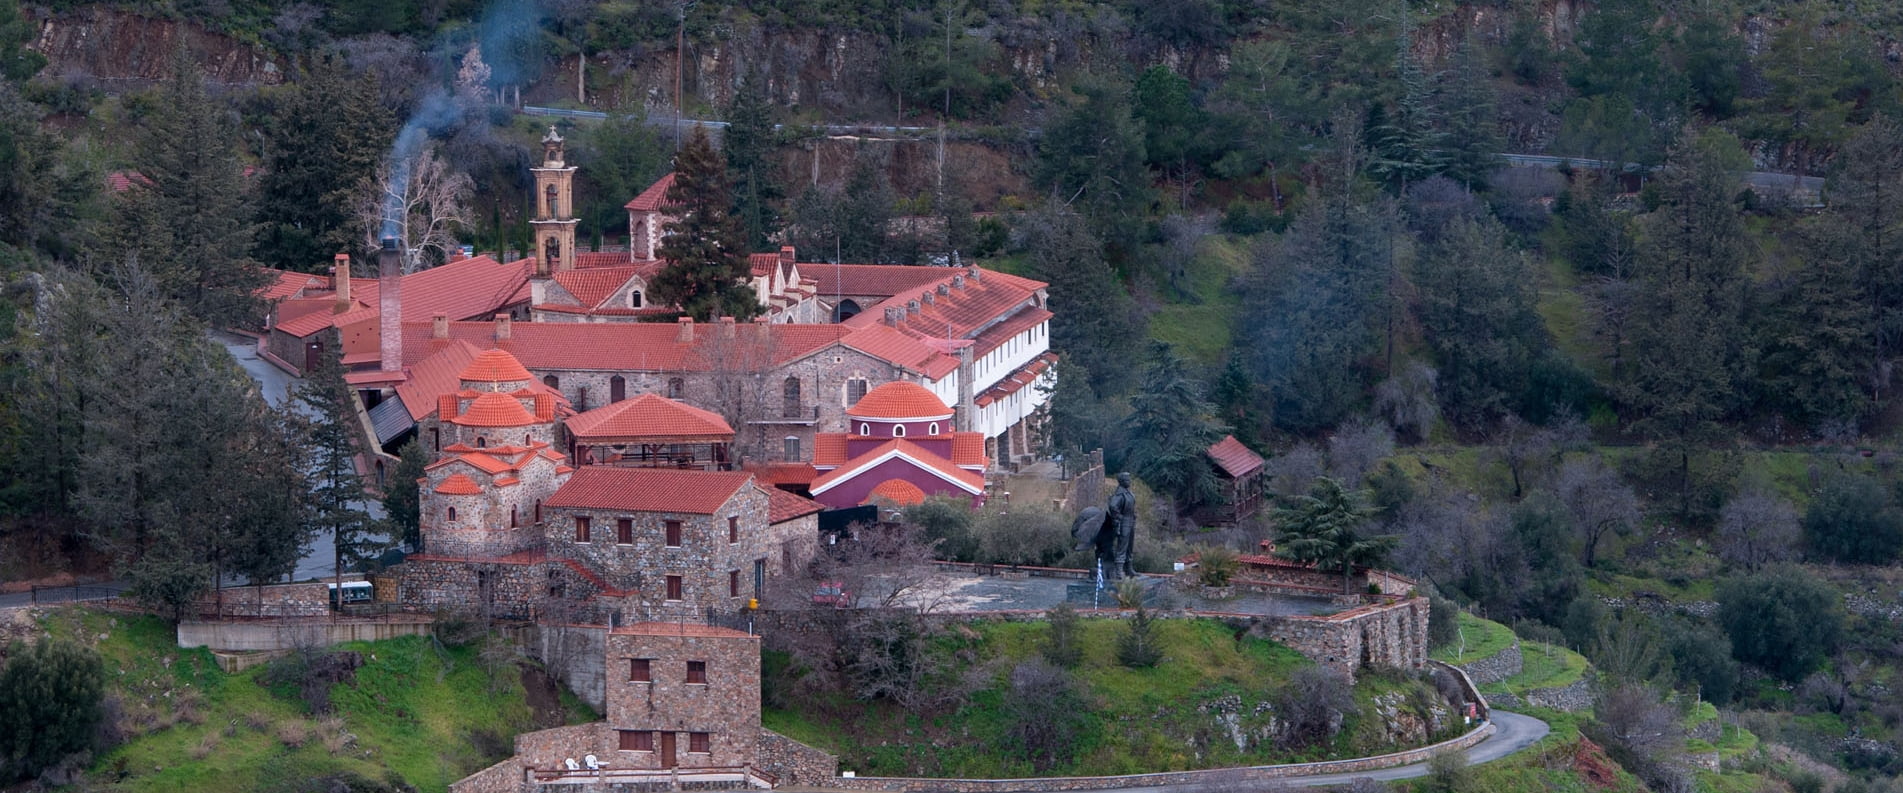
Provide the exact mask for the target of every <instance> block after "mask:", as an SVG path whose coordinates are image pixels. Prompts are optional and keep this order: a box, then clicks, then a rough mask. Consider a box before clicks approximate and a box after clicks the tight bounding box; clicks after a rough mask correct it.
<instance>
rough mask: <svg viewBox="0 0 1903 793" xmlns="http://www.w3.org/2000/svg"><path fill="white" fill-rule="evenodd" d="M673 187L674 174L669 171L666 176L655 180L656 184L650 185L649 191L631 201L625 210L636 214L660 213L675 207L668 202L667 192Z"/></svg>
mask: <svg viewBox="0 0 1903 793" xmlns="http://www.w3.org/2000/svg"><path fill="white" fill-rule="evenodd" d="M673 186H674V172H673V171H668V172H667V175H666V176H663V177H661V178H660V179H657V180H655V182H654V184H651V185H648V189H646V190H642V191H641V194H640V195H638V196H635V197H634V200H632V201H629V202H628V203H627V204H626V205H625V208H627V209H631V210H634V211H636V212H659V211H661V210H663V209H666V208H667V207H670V206H673V204H671V203H669V202H668V200H667V191H668V189H669V188H671V187H673Z"/></svg>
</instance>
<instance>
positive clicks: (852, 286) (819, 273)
mask: <svg viewBox="0 0 1903 793" xmlns="http://www.w3.org/2000/svg"><path fill="white" fill-rule="evenodd" d="M953 272H954V271H953V270H952V269H950V268H946V267H921V266H917V265H910V264H824V263H818V264H807V265H806V266H804V267H801V268H800V274H801V275H804V276H806V277H807V278H811V279H813V280H814V281H815V282H817V283H818V288H819V294H820V295H821V296H832V295H839V296H841V297H869V296H877V297H881V298H885V297H891V296H893V295H896V294H898V293H900V292H909V291H914V290H918V289H923V288H925V287H927V286H930V285H932V284H935V283H937V282H938V281H939V280H940V279H944V278H950V277H951V275H952V273H953Z"/></svg>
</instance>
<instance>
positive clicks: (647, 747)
mask: <svg viewBox="0 0 1903 793" xmlns="http://www.w3.org/2000/svg"><path fill="white" fill-rule="evenodd" d="M617 732H619V733H621V746H620V748H621V751H624V752H652V751H654V733H652V732H650V731H648V730H617Z"/></svg>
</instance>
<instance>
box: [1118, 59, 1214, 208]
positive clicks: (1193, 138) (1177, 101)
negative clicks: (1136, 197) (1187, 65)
mask: <svg viewBox="0 0 1903 793" xmlns="http://www.w3.org/2000/svg"><path fill="white" fill-rule="evenodd" d="M1132 115H1133V116H1134V117H1135V118H1136V121H1137V122H1138V123H1140V124H1142V125H1143V152H1144V158H1145V160H1146V161H1147V162H1149V163H1150V165H1152V166H1154V167H1156V168H1157V169H1158V170H1160V171H1162V172H1163V173H1164V174H1166V175H1167V176H1168V177H1169V178H1170V179H1172V180H1175V181H1178V182H1181V183H1182V184H1183V191H1184V195H1183V197H1182V201H1184V202H1187V201H1188V198H1189V196H1188V184H1189V177H1190V174H1191V173H1193V172H1194V171H1195V170H1196V167H1197V162H1196V160H1197V159H1198V158H1199V157H1200V154H1201V152H1200V151H1198V150H1199V149H1200V148H1201V143H1202V141H1201V135H1202V132H1203V130H1204V129H1205V127H1206V122H1205V117H1204V115H1203V111H1202V108H1199V107H1197V106H1196V103H1195V101H1194V100H1193V99H1191V97H1190V91H1189V80H1187V79H1185V78H1184V77H1183V76H1182V75H1180V74H1177V73H1176V72H1173V71H1171V70H1170V69H1169V67H1167V66H1162V65H1157V66H1152V67H1150V68H1149V69H1146V70H1144V72H1143V74H1142V75H1140V76H1139V77H1137V82H1136V92H1135V102H1134V109H1133V111H1132Z"/></svg>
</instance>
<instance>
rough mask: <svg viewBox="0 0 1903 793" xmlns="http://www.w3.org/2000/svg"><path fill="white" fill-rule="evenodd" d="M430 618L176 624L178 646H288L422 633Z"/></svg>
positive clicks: (237, 648)
mask: <svg viewBox="0 0 1903 793" xmlns="http://www.w3.org/2000/svg"><path fill="white" fill-rule="evenodd" d="M433 623H434V620H433V619H431V618H429V617H419V616H405V617H402V618H396V619H374V620H336V621H332V620H327V619H314V620H303V621H295V622H294V621H288V620H269V621H264V622H192V621H186V622H181V623H179V624H178V646H180V647H206V648H210V649H212V650H234V651H238V650H288V649H291V648H293V647H311V646H318V647H325V646H329V645H332V644H337V643H339V642H370V641H380V640H383V639H394V638H397V637H399V636H422V635H425V634H428V633H429V632H430V625H431V624H433Z"/></svg>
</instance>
